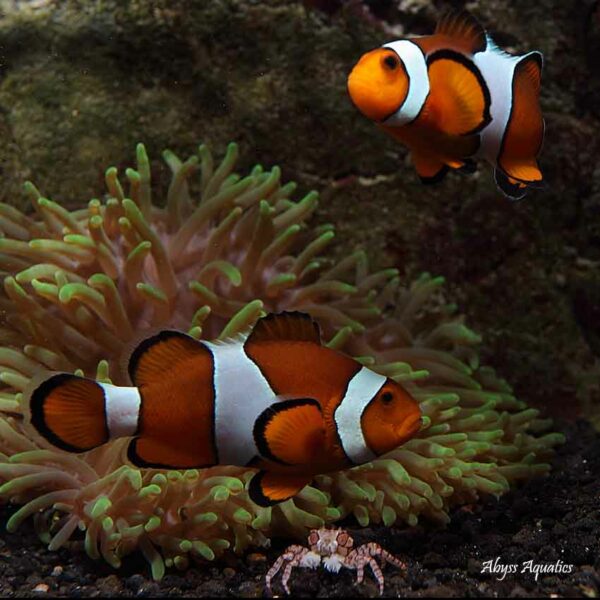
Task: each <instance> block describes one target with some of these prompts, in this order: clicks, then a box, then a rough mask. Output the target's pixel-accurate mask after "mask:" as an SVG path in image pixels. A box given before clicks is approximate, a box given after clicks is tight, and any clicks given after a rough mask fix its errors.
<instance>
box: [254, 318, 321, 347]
mask: <svg viewBox="0 0 600 600" xmlns="http://www.w3.org/2000/svg"><path fill="white" fill-rule="evenodd" d="M274 341H295V342H314V343H315V344H319V345H320V344H321V331H320V329H319V325H318V324H317V323H316V321H313V319H312V317H311V316H310V315H307V314H306V313H302V312H297V311H292V312H281V313H276V314H275V313H271V314H268V315H267V316H266V317H263V318H262V319H259V320H258V321H257V323H256V325H255V326H254V329H253V330H252V333H251V334H250V335H249V336H248V339H247V340H246V344H254V343H257V342H274Z"/></svg>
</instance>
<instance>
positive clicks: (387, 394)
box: [381, 392, 394, 404]
mask: <svg viewBox="0 0 600 600" xmlns="http://www.w3.org/2000/svg"><path fill="white" fill-rule="evenodd" d="M393 399H394V394H392V392H383V394H381V401H382V402H383V403H384V404H389V403H390V402H391V401H392V400H393Z"/></svg>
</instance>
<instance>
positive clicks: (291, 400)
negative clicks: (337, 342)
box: [22, 312, 421, 506]
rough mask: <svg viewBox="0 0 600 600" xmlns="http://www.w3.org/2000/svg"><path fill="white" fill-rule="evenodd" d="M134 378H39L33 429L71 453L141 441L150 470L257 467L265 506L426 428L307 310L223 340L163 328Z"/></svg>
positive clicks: (137, 362) (253, 485) (136, 457)
mask: <svg viewBox="0 0 600 600" xmlns="http://www.w3.org/2000/svg"><path fill="white" fill-rule="evenodd" d="M128 371H129V377H130V379H131V382H132V384H133V385H132V386H131V387H121V386H115V385H111V384H107V383H100V382H97V381H94V380H93V379H87V378H84V377H79V376H77V375H72V374H70V373H54V374H51V375H46V376H44V377H43V378H39V379H37V380H34V381H33V382H32V383H31V385H30V387H29V389H28V390H27V391H26V393H25V394H23V400H22V408H23V413H24V415H25V425H26V427H28V428H29V429H30V430H31V431H32V432H34V433H35V434H36V435H39V436H41V437H42V438H43V439H45V440H46V441H47V442H49V443H50V444H51V445H53V446H54V447H56V448H59V449H61V450H65V451H67V452H87V451H88V450H92V449H93V448H96V447H98V446H101V445H102V444H105V443H106V442H108V441H109V440H112V439H115V438H122V437H133V439H132V440H131V441H130V442H129V444H128V446H127V459H128V462H130V463H132V464H133V465H135V466H138V467H142V468H155V469H191V468H203V467H211V466H214V465H217V464H221V465H238V466H248V467H253V468H257V469H259V471H258V473H257V474H256V475H254V477H253V478H252V479H251V481H250V485H249V488H248V491H249V494H250V498H251V499H252V500H253V501H254V502H256V503H257V504H258V505H260V506H271V505H274V504H277V503H278V502H282V501H284V500H287V499H288V498H291V497H292V496H295V495H296V494H297V493H298V492H299V491H300V490H302V488H304V486H305V485H307V484H309V483H310V482H311V481H312V479H313V477H314V476H315V475H317V474H320V473H327V472H331V471H337V470H340V469H345V468H348V467H351V466H354V465H357V464H361V463H365V462H369V461H371V460H373V459H375V458H376V457H377V456H380V455H382V454H385V453H387V452H390V451H391V450H393V449H394V448H396V447H397V446H399V445H401V444H403V443H404V442H406V441H407V440H409V439H410V438H411V437H413V436H414V435H415V434H416V433H417V432H418V431H419V429H420V427H421V411H420V409H419V405H418V403H417V402H416V401H415V399H414V398H413V397H412V396H411V395H410V394H409V393H408V392H407V391H406V390H405V389H404V388H403V387H402V386H400V385H399V384H398V383H396V382H395V381H393V380H391V379H389V378H387V377H385V376H383V375H379V374H378V373H375V372H374V371H371V370H370V369H368V368H367V367H364V366H362V365H361V364H360V363H359V362H357V361H356V360H354V359H352V358H350V357H348V356H346V355H344V354H342V353H340V352H337V351H335V350H331V349H329V348H327V347H326V346H323V345H322V344H321V336H320V330H319V326H318V325H317V323H316V322H315V321H313V320H312V319H311V317H310V316H308V315H306V314H303V313H299V312H288V313H280V314H271V315H267V316H266V317H263V318H262V319H260V320H259V321H258V322H257V324H256V325H255V327H254V328H253V330H252V332H251V333H250V334H249V335H247V336H241V337H239V338H235V339H232V340H226V341H224V342H207V341H199V340H196V339H194V338H192V337H190V336H188V335H187V334H185V333H182V332H180V331H173V330H164V331H161V332H159V333H157V334H155V335H152V336H150V337H149V338H147V339H145V340H144V341H142V342H141V343H140V344H139V345H138V346H137V348H136V349H135V350H134V351H133V352H132V354H131V356H130V358H129V363H128Z"/></svg>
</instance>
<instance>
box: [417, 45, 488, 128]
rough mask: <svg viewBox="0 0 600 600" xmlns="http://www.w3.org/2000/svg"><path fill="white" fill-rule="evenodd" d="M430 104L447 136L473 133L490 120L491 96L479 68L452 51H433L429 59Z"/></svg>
mask: <svg viewBox="0 0 600 600" xmlns="http://www.w3.org/2000/svg"><path fill="white" fill-rule="evenodd" d="M427 64H428V73H429V83H430V86H431V87H430V92H429V98H428V99H427V104H428V105H429V109H430V110H431V111H432V112H433V114H435V115H437V118H436V125H437V126H438V128H439V129H440V131H443V132H444V133H445V134H447V135H456V136H459V135H460V136H470V135H473V134H475V133H477V132H479V131H481V130H482V129H483V128H484V127H485V126H486V125H488V124H489V123H490V121H491V115H490V105H491V96H490V91H489V89H488V86H487V84H486V82H485V80H484V78H483V76H482V75H481V72H480V71H479V69H478V68H477V67H476V66H475V65H474V64H473V62H472V61H470V60H468V59H467V58H465V57H464V56H463V55H462V54H460V53H458V52H454V51H453V50H439V51H437V52H434V53H433V54H432V55H431V56H430V57H429V59H428V61H427Z"/></svg>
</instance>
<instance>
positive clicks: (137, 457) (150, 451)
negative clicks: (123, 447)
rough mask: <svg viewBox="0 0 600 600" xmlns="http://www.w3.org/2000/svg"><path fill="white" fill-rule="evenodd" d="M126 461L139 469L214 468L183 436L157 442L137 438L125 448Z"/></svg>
mask: <svg viewBox="0 0 600 600" xmlns="http://www.w3.org/2000/svg"><path fill="white" fill-rule="evenodd" d="M127 460H128V461H129V462H130V463H131V464H132V465H134V466H136V467H139V468H141V469H201V468H205V467H212V466H214V461H211V457H209V456H202V451H201V450H200V449H199V448H197V447H196V446H195V445H194V443H193V440H188V438H186V437H185V435H182V436H179V437H177V439H165V440H158V439H154V438H150V437H143V436H142V437H137V438H134V439H133V440H131V442H129V445H128V446H127Z"/></svg>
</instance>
